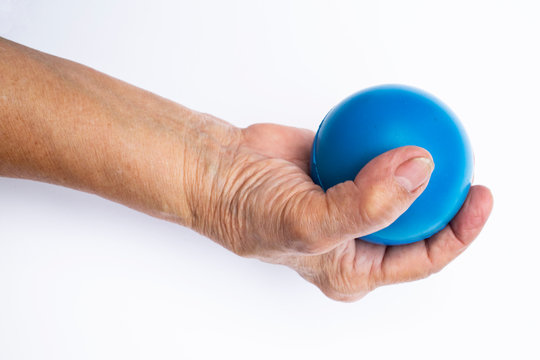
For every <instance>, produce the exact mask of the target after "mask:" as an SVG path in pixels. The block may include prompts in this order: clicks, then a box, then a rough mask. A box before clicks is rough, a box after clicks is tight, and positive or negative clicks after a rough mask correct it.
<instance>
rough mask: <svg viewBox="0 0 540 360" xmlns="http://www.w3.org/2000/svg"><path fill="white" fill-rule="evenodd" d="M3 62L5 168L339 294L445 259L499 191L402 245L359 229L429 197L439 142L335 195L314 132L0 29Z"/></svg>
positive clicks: (463, 242)
mask: <svg viewBox="0 0 540 360" xmlns="http://www.w3.org/2000/svg"><path fill="white" fill-rule="evenodd" d="M0 65H1V66H0V85H2V86H0V99H2V101H0V115H1V116H0V117H1V118H2V121H0V140H1V141H0V176H10V177H18V178H27V179H34V180H39V181H47V182H51V183H55V184H58V185H62V186H68V187H72V188H75V189H79V190H82V191H87V192H91V193H94V194H98V195H100V196H102V197H105V198H108V199H111V200H113V201H116V202H119V203H122V204H124V205H126V206H129V207H131V208H134V209H137V210H139V211H143V212H145V213H147V214H150V215H152V216H156V217H160V218H163V219H166V220H169V221H174V222H176V223H179V224H181V225H185V226H189V227H191V228H193V229H194V230H196V231H199V232H200V233H202V234H204V235H207V236H208V237H210V238H212V239H214V240H215V241H217V242H218V243H220V244H222V245H223V246H225V247H227V248H228V249H230V250H232V251H234V252H235V253H237V254H239V255H241V256H248V257H256V258H259V259H261V260H263V261H267V262H271V263H278V264H284V265H287V266H289V267H291V268H293V269H295V270H296V271H297V272H298V273H299V274H300V275H301V276H303V277H304V278H305V279H307V280H308V281H311V282H312V283H314V284H315V285H317V286H318V287H319V288H320V289H321V290H322V291H323V292H324V293H325V294H326V295H328V296H329V297H331V298H333V299H337V300H344V301H350V300H355V299H358V298H360V297H362V296H363V295H365V294H366V293H368V292H369V291H371V290H373V289H374V288H376V287H377V286H381V285H384V284H390V283H396V282H401V281H408V280H414V279H418V278H422V277H425V276H427V275H429V274H432V273H434V272H436V271H438V270H440V269H441V268H442V267H444V266H445V265H446V264H447V263H448V262H450V261H451V260H452V259H453V258H455V257H456V256H457V255H458V254H459V253H460V252H461V251H463V250H464V249H465V248H466V247H467V246H468V245H469V244H470V243H471V241H472V240H473V239H474V238H475V237H476V236H477V235H478V233H479V232H480V230H481V228H482V226H483V225H484V223H485V222H486V219H487V217H488V216H489V213H490V211H491V207H492V201H493V200H492V197H491V193H490V192H489V190H488V189H487V188H485V187H481V186H474V187H472V188H471V190H470V193H469V196H468V198H467V200H466V201H465V203H464V205H463V207H462V209H461V211H460V212H459V213H458V214H457V215H456V217H455V218H454V219H453V220H452V222H451V223H450V224H449V225H448V226H447V227H446V228H444V229H443V230H442V231H441V232H439V233H438V234H436V235H434V236H433V237H431V238H430V239H426V240H424V241H420V242H417V243H414V244H410V245H403V246H392V247H386V246H382V245H374V244H370V243H367V242H364V241H361V240H355V239H356V238H358V237H361V236H362V235H366V234H369V233H372V232H375V231H377V230H379V229H382V228H384V227H386V226H387V225H389V224H390V223H392V222H393V221H394V220H395V219H397V218H398V217H399V215H400V214H402V213H403V212H404V211H405V210H406V209H407V208H408V207H409V206H410V204H411V203H412V202H413V201H414V199H416V198H417V197H418V195H419V194H420V193H421V192H422V191H423V189H424V188H425V186H426V184H427V181H428V179H429V175H430V172H431V170H432V167H433V166H432V162H431V160H430V159H431V157H430V155H429V153H427V152H426V151H425V150H424V149H421V148H418V147H413V146H407V147H403V148H398V149H395V150H392V151H389V152H387V153H385V154H383V155H381V156H379V157H377V158H376V159H374V160H373V161H371V162H370V163H369V164H368V165H366V167H364V168H363V169H362V171H360V173H359V174H358V176H357V177H356V179H355V180H354V182H353V181H347V182H344V183H341V184H338V185H336V186H334V187H333V188H331V189H328V191H327V192H326V193H325V192H323V191H322V189H321V188H320V187H319V186H317V185H315V184H314V183H313V181H312V180H311V178H310V177H309V175H308V167H309V158H310V151H311V145H312V142H313V137H314V134H313V132H311V131H309V130H303V129H297V128H292V127H286V126H279V125H272V124H257V125H252V126H250V127H248V128H245V129H239V128H236V127H234V126H231V125H230V124H228V123H226V122H224V121H222V120H219V119H217V118H215V117H213V116H210V115H207V114H201V113H198V112H196V111H192V110H190V109H188V108H185V107H183V106H181V105H179V104H176V103H174V102H172V101H169V100H166V99H164V98H161V97H159V96H156V95H155V94H152V93H149V92H147V91H144V90H142V89H139V88H136V87H134V86H131V85H129V84H126V83H124V82H121V81H119V80H117V79H114V78H111V77H108V76H106V75H104V74H101V73H99V72H97V71H95V70H92V69H89V68H87V67H85V66H82V65H80V64H76V63H73V62H71V61H67V60H64V59H60V58H57V57H54V56H50V55H47V54H44V53H40V52H38V51H35V50H32V49H29V48H26V47H24V46H21V45H18V44H16V43H13V42H10V41H8V40H5V39H1V38H0ZM412 158H415V159H416V160H410V159H412ZM418 158H424V160H418ZM401 164H406V165H407V166H405V165H401ZM407 168H408V171H406V169H407ZM407 173H408V175H409V176H408V177H407V176H405V175H406V174H407Z"/></svg>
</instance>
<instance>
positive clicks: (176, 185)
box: [0, 39, 239, 225]
mask: <svg viewBox="0 0 540 360" xmlns="http://www.w3.org/2000/svg"><path fill="white" fill-rule="evenodd" d="M238 133H239V131H238V129H236V128H234V127H233V126H231V125H229V124H227V123H225V122H223V121H220V120H218V119H215V118H213V117H211V116H209V115H206V114H201V113H198V112H196V111H193V110H190V109H187V108H185V107H183V106H181V105H178V104H176V103H174V102H171V101H169V100H166V99H163V98H161V97H159V96H157V95H155V94H152V93H149V92H147V91H144V90H141V89H139V88H136V87H134V86H131V85H129V84H126V83H124V82H122V81H119V80H117V79H114V78H111V77H109V76H107V75H104V74H102V73H99V72H97V71H95V70H92V69H90V68H88V67H85V66H82V65H80V64H77V63H74V62H71V61H67V60H64V59H61V58H57V57H54V56H50V55H47V54H44V53H41V52H38V51H35V50H32V49H29V48H26V47H24V46H21V45H18V44H15V43H13V42H10V41H7V40H4V39H0V176H8V177H18V178H27V179H34V180H39V181H46V182H50V183H54V184H59V185H63V186H68V187H71V188H75V189H79V190H83V191H87V192H92V193H95V194H98V195H100V196H103V197H105V198H109V199H111V200H114V201H117V202H120V203H123V204H125V205H127V206H130V207H132V208H135V209H137V210H140V211H144V212H146V213H149V214H151V215H153V216H157V217H161V218H166V219H168V220H172V221H175V222H178V223H181V224H184V225H190V223H191V222H192V216H193V207H194V206H195V205H194V202H196V201H197V199H196V197H195V196H194V193H195V192H196V187H198V186H203V185H204V184H201V182H204V181H209V182H210V181H211V180H210V179H207V177H211V175H212V167H214V166H217V165H216V164H217V162H218V161H222V160H221V155H220V154H221V153H223V152H225V153H226V152H227V151H228V150H227V149H228V148H229V147H230V148H233V147H234V141H235V139H236V137H238V136H239V135H238Z"/></svg>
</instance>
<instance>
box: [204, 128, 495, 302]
mask: <svg viewBox="0 0 540 360" xmlns="http://www.w3.org/2000/svg"><path fill="white" fill-rule="evenodd" d="M241 132H242V136H240V137H239V142H238V144H237V145H236V147H235V149H236V151H235V152H234V155H231V154H229V155H228V156H229V158H228V160H227V161H224V163H226V165H223V164H222V166H220V167H219V169H220V170H218V174H217V176H216V180H215V182H214V184H213V187H212V189H213V190H212V191H214V192H215V193H214V194H213V195H209V196H203V198H206V199H208V202H207V204H206V205H204V206H203V208H205V209H207V211H206V213H207V216H204V217H202V216H199V217H198V218H200V219H202V218H204V219H205V221H204V222H202V223H199V224H193V226H194V227H195V228H196V229H197V230H199V231H200V232H202V233H205V234H207V235H208V236H209V237H211V238H213V239H215V240H216V241H218V242H219V243H221V244H222V245H224V246H226V247H227V248H229V249H231V250H232V251H234V252H235V253H237V254H239V255H241V256H247V257H256V258H259V259H261V260H263V261H267V262H271V263H279V264H284V265H287V266H290V267H291V268H293V269H294V270H296V271H297V272H298V273H299V274H300V275H301V276H302V277H304V278H305V279H306V280H308V281H310V282H312V283H313V284H315V285H316V286H318V287H319V288H320V289H321V290H322V291H323V292H324V293H325V294H326V295H327V296H329V297H330V298H333V299H336V300H342V301H353V300H357V299H359V298H361V297H363V296H364V295H366V294H367V293H368V292H369V291H371V290H373V289H375V288H376V287H378V286H381V285H385V284H392V283H398V282H403V281H410V280H415V279H420V278H424V277H427V276H428V275H430V274H433V273H435V272H437V271H439V270H440V269H442V268H443V267H444V266H445V265H446V264H448V263H449V262H450V261H451V260H453V259H454V258H455V257H456V256H457V255H459V254H460V253H461V252H462V251H463V250H464V249H466V248H467V247H468V246H469V244H470V243H471V242H472V241H473V240H474V238H475V237H476V236H477V235H478V234H479V232H480V230H481V229H482V227H483V225H484V224H485V222H486V220H487V218H488V216H489V213H490V211H491V207H492V202H493V200H492V196H491V193H490V191H489V190H488V189H487V188H485V187H483V186H473V187H471V190H470V192H469V194H468V197H467V199H466V201H465V203H464V205H463V207H462V208H461V210H460V212H459V213H458V214H457V215H456V217H455V218H454V219H453V220H452V221H451V223H450V224H449V225H448V226H446V227H445V228H444V229H443V230H442V231H440V232H439V233H437V234H435V235H434V236H432V237H431V238H429V239H426V240H423V241H420V242H416V243H413V244H409V245H402V246H383V245H375V244H371V243H368V242H364V241H362V240H359V239H357V238H358V237H360V236H362V235H367V234H369V233H372V232H374V231H377V230H379V229H382V228H384V227H386V226H387V225H388V224H390V223H391V222H393V221H394V220H395V219H397V217H399V215H400V214H402V213H403V212H404V211H405V210H406V209H407V208H408V207H409V206H410V204H411V203H412V202H413V201H414V200H415V199H416V198H417V197H418V195H420V193H421V192H422V191H423V190H424V188H425V187H426V185H427V180H428V179H429V174H430V173H431V170H432V167H430V165H429V162H427V164H426V162H425V161H420V162H417V161H416V160H412V162H413V164H412V165H411V160H410V159H414V158H418V157H423V158H427V159H429V160H431V156H430V154H429V153H428V152H427V151H426V150H424V149H422V148H418V147H413V146H407V147H402V148H398V149H395V150H391V151H389V152H387V153H385V154H382V155H380V156H379V157H377V158H376V159H374V160H372V161H371V162H370V163H369V164H368V165H366V167H365V168H364V169H362V171H361V172H360V173H359V174H358V176H357V177H356V179H355V180H354V182H353V181H347V182H345V183H341V184H338V185H336V186H334V187H333V188H331V189H328V191H327V192H326V193H324V192H323V190H322V189H321V188H320V187H319V186H318V185H315V184H314V183H313V181H312V180H311V178H310V177H309V175H308V174H309V159H310V151H311V146H312V143H313V138H314V133H313V132H312V131H309V130H304V129H298V128H292V127H286V126H279V125H272V124H256V125H252V126H250V127H248V128H246V129H242V130H241ZM415 162H416V163H415ZM402 163H405V164H409V168H410V170H416V179H415V178H414V176H413V181H416V182H420V184H419V186H414V188H411V183H410V182H409V183H407V182H405V183H406V184H405V183H403V181H402V184H400V183H399V181H396V177H395V176H394V173H395V172H396V169H397V168H398V167H399V165H400V164H402ZM422 164H423V165H422ZM422 166H424V167H425V168H424V169H422V168H421V167H422ZM397 172H398V173H400V172H403V168H402V170H398V171H397ZM422 174H424V175H422ZM413 175H414V173H413ZM403 185H407V186H403ZM199 191H204V190H202V189H199ZM203 223H204V225H203Z"/></svg>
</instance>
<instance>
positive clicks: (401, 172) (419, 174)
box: [394, 157, 434, 192]
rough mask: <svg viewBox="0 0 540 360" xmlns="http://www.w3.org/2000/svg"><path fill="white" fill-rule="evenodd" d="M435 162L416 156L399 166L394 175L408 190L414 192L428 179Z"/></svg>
mask: <svg viewBox="0 0 540 360" xmlns="http://www.w3.org/2000/svg"><path fill="white" fill-rule="evenodd" d="M433 168H434V164H433V161H432V160H431V159H428V158H425V157H416V158H412V159H409V160H407V161H405V162H404V163H402V164H401V165H399V166H398V168H397V169H396V172H395V173H394V177H395V179H396V181H397V182H398V183H399V184H400V185H401V186H403V187H404V188H405V190H407V191H408V192H413V191H414V190H416V189H418V188H419V187H420V186H422V185H423V184H424V183H425V182H426V181H428V179H429V176H430V175H431V172H432V171H433Z"/></svg>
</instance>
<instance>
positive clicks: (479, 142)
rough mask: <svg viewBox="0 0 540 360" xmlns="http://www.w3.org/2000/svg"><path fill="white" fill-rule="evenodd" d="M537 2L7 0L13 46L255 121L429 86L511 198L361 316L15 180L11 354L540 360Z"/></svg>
mask: <svg viewBox="0 0 540 360" xmlns="http://www.w3.org/2000/svg"><path fill="white" fill-rule="evenodd" d="M536 4H537V2H536V1H377V2H375V1H326V2H320V1H318V2H315V1H302V2H300V1H285V0H283V1H266V2H261V1H250V0H246V1H219V0H214V1H151V2H150V1H127V0H126V1H116V2H113V1H105V0H102V1H86V2H83V1H79V2H77V1H68V0H66V1H58V0H54V1H53V0H48V1H28V0H12V1H10V0H0V34H1V35H2V36H4V37H7V38H8V39H11V40H14V41H17V42H20V43H22V44H25V45H27V46H30V47H34V48H37V49H39V50H42V51H45V52H48V53H52V54H55V55H58V56H62V57H66V58H69V59H72V60H75V61H79V62H81V63H84V64H86V65H89V66H91V67H94V68H96V69H98V70H101V71H103V72H106V73H108V74H110V75H113V76H115V77H118V78H121V79H123V80H125V81H128V82H130V83H133V84H135V85H138V86H141V87H143V88H146V89H149V90H151V91H154V92H156V93H158V94H160V95H163V96H165V97H168V98H171V99H173V100H175V101H178V102H180V103H182V104H184V105H187V106H189V107H192V108H195V109H197V110H202V111H205V112H209V113H213V114H214V115H217V116H220V117H222V118H224V119H226V120H228V121H230V122H232V123H234V124H236V125H241V126H244V125H248V124H250V123H253V122H262V121H269V122H278V123H283V124H291V125H296V126H303V127H308V128H311V129H316V127H317V125H318V123H319V121H320V120H321V119H322V117H323V116H324V114H325V113H326V111H327V110H328V109H329V108H330V107H331V106H333V105H334V104H335V103H336V102H337V101H339V100H341V99H342V98H343V97H345V96H346V95H348V94H350V93H351V92H353V91H356V90H359V89H362V88H364V87H367V86H370V85H374V84H379V83H387V82H392V83H405V84H409V85H414V86H418V87H420V88H423V89H425V90H427V91H429V92H432V93H433V94H436V95H437V96H438V97H439V98H441V99H442V100H443V101H444V102H446V103H447V104H448V105H449V106H451V107H452V108H453V109H454V110H455V112H456V113H457V114H458V115H459V116H460V118H461V119H462V121H463V123H464V124H465V127H466V129H467V130H468V132H469V135H470V137H471V139H472V143H473V146H474V150H475V154H476V162H477V167H476V180H477V182H478V183H484V184H486V185H489V186H490V187H491V188H492V190H493V193H494V195H495V208H494V212H493V214H492V217H491V219H490V221H489V223H488V225H487V227H486V229H485V231H484V232H483V233H482V235H481V236H480V237H479V238H478V239H477V242H476V243H474V244H473V245H472V246H471V247H470V249H469V250H468V251H466V252H465V253H464V254H463V255H462V256H461V257H460V258H458V259H457V260H456V261H455V262H453V263H452V264H451V265H450V266H448V267H447V268H446V269H445V270H443V271H442V272H440V273H439V274H437V275H434V276H432V277H430V278H428V279H427V280H423V281H419V282H414V283H409V284H403V285H398V286H393V287H386V288H381V289H378V290H376V291H375V292H374V293H372V294H370V295H369V296H368V297H366V298H365V299H364V300H362V301H360V302H358V303H354V304H342V303H336V302H332V301H330V300H327V299H326V298H324V297H323V295H322V294H321V293H319V291H318V290H317V289H316V288H315V287H313V286H312V285H310V284H308V283H306V282H304V281H303V280H302V279H301V278H300V277H299V276H297V275H296V274H295V273H294V272H293V271H291V270H288V269H286V268H284V267H279V266H273V265H268V264H263V263H261V262H258V261H255V260H246V259H242V258H239V257H237V256H235V255H233V254H231V253H229V252H227V251H226V250H224V249H222V248H221V247H219V246H218V245H216V244H214V243H212V242H211V241H210V240H208V239H206V238H204V237H202V236H199V235H197V234H196V233H193V232H192V231H190V230H188V229H185V228H182V227H180V226H177V225H174V224H170V223H166V222H164V221H160V220H156V219H153V218H150V217H148V216H146V215H143V214H140V213H137V212H135V211H132V210H130V209H127V208H125V207H123V206H120V205H117V204H114V203H111V202H109V201H106V200H103V199H101V198H98V197H96V196H92V195H88V194H84V193H80V192H76V191H72V190H69V189H64V188H60V187H56V186H52V185H47V184H40V183H35V182H30V181H22V180H13V179H6V178H0V359H6V360H8V359H128V358H129V359H178V358H181V359H195V358H208V359H210V358H218V357H219V358H231V359H232V358H234V359H253V358H262V359H267V358H268V359H276V358H291V359H292V358H300V359H305V358H311V359H327V358H338V356H346V357H348V358H351V357H352V358H369V359H376V358H383V359H384V358H388V359H390V358H400V359H409V358H410V359H433V358H436V359H456V358H468V359H471V358H493V357H498V358H515V359H526V358H538V357H539V356H540V352H539V350H538V344H537V343H536V342H537V340H538V335H539V333H540V331H539V321H540V315H539V310H538V304H539V303H540V296H539V293H538V275H539V274H540V271H539V268H538V263H539V254H538V253H539V250H540V246H539V240H540V239H539V235H538V233H537V231H536V229H537V225H538V219H537V218H538V203H539V202H540V197H539V190H538V181H539V180H538V179H539V170H538V166H539V165H538V164H539V161H538V155H539V153H540V152H539V150H538V133H537V130H538V126H537V124H538V121H539V119H540V110H539V104H540V103H539V100H538V97H539V91H538V84H539V82H540V71H539V66H538V64H540V52H539V49H540V47H539V46H538V34H539V33H540V22H539V21H538V18H539V15H540V11H539V8H538V6H537V5H536ZM330 356H332V357H330Z"/></svg>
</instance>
